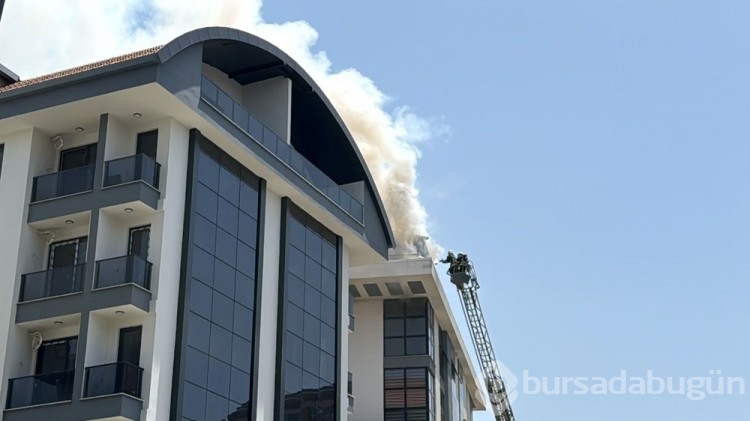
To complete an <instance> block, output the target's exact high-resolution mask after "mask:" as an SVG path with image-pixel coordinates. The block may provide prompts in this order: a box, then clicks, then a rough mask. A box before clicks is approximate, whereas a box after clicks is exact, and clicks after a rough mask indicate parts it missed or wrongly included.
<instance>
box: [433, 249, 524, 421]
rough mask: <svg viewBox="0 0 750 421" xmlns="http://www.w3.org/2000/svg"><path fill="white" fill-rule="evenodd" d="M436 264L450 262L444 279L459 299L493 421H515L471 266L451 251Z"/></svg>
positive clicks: (465, 259)
mask: <svg viewBox="0 0 750 421" xmlns="http://www.w3.org/2000/svg"><path fill="white" fill-rule="evenodd" d="M440 262H441V263H450V267H449V268H448V276H450V280H451V283H452V284H453V285H455V286H456V288H457V289H458V294H459V296H460V297H461V304H462V307H463V309H464V315H465V316H466V321H467V322H468V324H469V330H470V331H471V341H472V343H473V344H474V351H475V352H476V353H477V357H479V364H480V365H481V367H482V375H483V376H484V382H485V384H486V385H487V392H488V393H489V399H490V404H491V405H492V411H493V412H494V414H495V420H497V421H515V419H516V418H515V417H514V416H513V409H511V407H510V400H509V399H508V393H507V391H506V389H505V383H504V382H503V378H502V376H501V375H500V368H499V367H498V364H497V359H495V351H494V349H493V348H492V340H491V339H490V334H489V332H488V331H487V324H486V323H485V321H484V315H483V314H482V306H481V305H480V304H479V296H478V295H477V290H479V282H478V281H477V274H476V271H475V270H474V265H473V264H472V262H471V261H470V260H469V258H468V256H466V255H465V254H463V253H459V254H458V256H454V255H453V253H452V252H449V253H448V257H446V258H445V259H443V260H441V261H440Z"/></svg>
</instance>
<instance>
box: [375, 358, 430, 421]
mask: <svg viewBox="0 0 750 421" xmlns="http://www.w3.org/2000/svg"><path fill="white" fill-rule="evenodd" d="M384 374H385V378H384V389H385V420H386V421H407V420H409V421H430V420H433V419H435V416H434V405H435V395H434V389H433V376H432V373H431V372H430V370H429V369H427V368H398V369H387V370H385V372H384Z"/></svg>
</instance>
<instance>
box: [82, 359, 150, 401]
mask: <svg viewBox="0 0 750 421" xmlns="http://www.w3.org/2000/svg"><path fill="white" fill-rule="evenodd" d="M142 379H143V369H142V368H141V367H138V366H137V365H135V364H131V363H129V362H125V361H121V362H117V363H111V364H104V365H98V366H94V367H88V368H86V382H85V391H84V395H83V396H84V397H85V398H93V397H98V396H107V395H115V394H121V393H122V394H126V395H130V396H132V397H134V398H139V399H140V397H141V380H142Z"/></svg>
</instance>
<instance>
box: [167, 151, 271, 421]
mask: <svg viewBox="0 0 750 421" xmlns="http://www.w3.org/2000/svg"><path fill="white" fill-rule="evenodd" d="M199 142H200V144H199V150H198V153H197V154H196V161H197V166H196V168H197V174H196V178H197V180H196V182H195V184H194V185H193V196H192V198H193V203H194V204H193V213H192V215H191V224H192V233H193V235H192V241H193V242H192V245H191V253H192V260H193V261H192V265H191V266H190V268H189V270H188V273H187V274H186V278H187V279H188V280H189V281H185V282H187V286H186V294H187V296H186V299H187V302H186V308H185V312H186V314H185V317H184V320H185V322H184V323H186V325H187V326H186V334H187V341H186V347H185V351H184V353H183V355H184V362H185V377H184V379H183V382H182V399H183V405H182V419H183V420H190V421H203V420H206V421H209V420H210V421H219V420H221V421H246V420H249V419H250V416H249V414H250V413H251V412H252V411H251V408H249V402H250V397H251V388H252V384H251V379H252V366H253V363H252V361H253V336H254V324H255V321H254V312H253V308H254V307H255V293H256V291H255V285H256V284H255V276H256V273H255V271H256V263H257V252H256V250H257V249H258V244H257V243H258V235H257V233H258V215H259V209H258V206H259V203H260V201H259V189H260V182H259V179H258V178H257V177H255V176H254V175H253V174H252V173H250V172H249V171H247V170H246V169H244V168H243V167H242V166H241V165H240V164H239V163H238V162H237V161H235V160H234V159H232V158H231V157H230V156H229V155H227V154H226V153H224V152H222V151H221V150H220V149H219V148H218V147H216V146H215V145H213V144H212V143H210V142H208V141H206V140H205V139H200V140H199Z"/></svg>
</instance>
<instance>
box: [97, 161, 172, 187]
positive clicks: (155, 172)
mask: <svg viewBox="0 0 750 421" xmlns="http://www.w3.org/2000/svg"><path fill="white" fill-rule="evenodd" d="M160 169H161V165H159V163H158V162H156V161H155V160H154V159H153V158H151V157H150V156H148V155H144V154H138V155H133V156H128V157H125V158H119V159H114V160H112V161H107V162H105V163H104V187H109V186H116V185H118V184H125V183H130V182H133V181H144V182H146V183H148V184H150V185H152V186H153V187H154V188H156V189H158V188H159V171H160Z"/></svg>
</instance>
